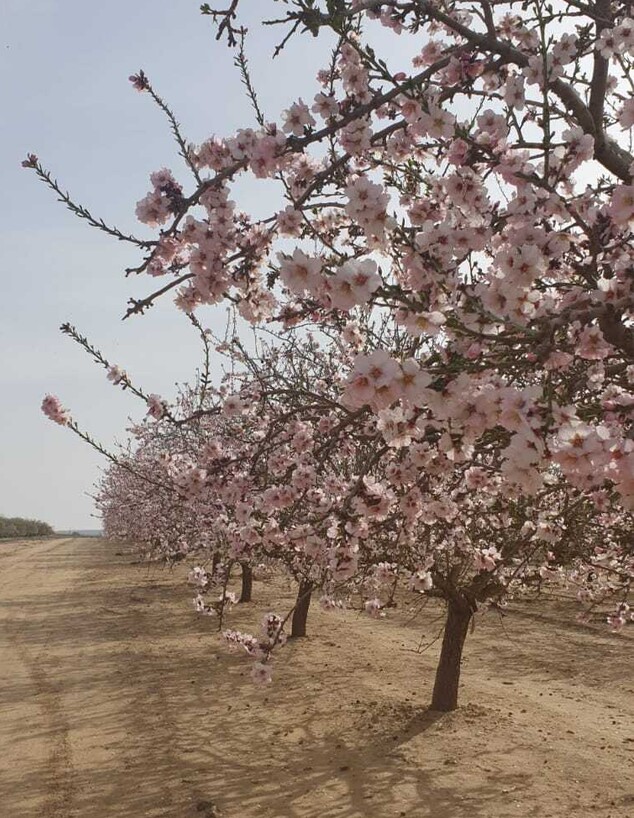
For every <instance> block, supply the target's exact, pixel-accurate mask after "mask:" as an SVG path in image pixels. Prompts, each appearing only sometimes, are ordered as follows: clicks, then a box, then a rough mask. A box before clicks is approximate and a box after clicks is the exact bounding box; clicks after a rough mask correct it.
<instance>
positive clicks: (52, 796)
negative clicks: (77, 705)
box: [7, 625, 76, 818]
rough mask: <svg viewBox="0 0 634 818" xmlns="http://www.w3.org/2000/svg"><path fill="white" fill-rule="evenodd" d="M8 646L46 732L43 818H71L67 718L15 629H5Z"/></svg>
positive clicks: (36, 659) (71, 770)
mask: <svg viewBox="0 0 634 818" xmlns="http://www.w3.org/2000/svg"><path fill="white" fill-rule="evenodd" d="M7 632H8V636H9V643H10V644H11V645H12V646H13V649H14V650H15V652H16V653H17V655H18V656H19V657H20V660H21V661H22V663H23V664H24V666H25V667H26V668H27V670H28V673H29V676H30V678H31V680H32V684H33V687H34V690H35V695H36V696H37V699H38V704H39V706H40V709H41V711H42V715H43V717H44V720H45V722H46V723H47V725H48V726H47V728H46V729H45V731H43V732H44V734H45V735H46V737H47V743H48V744H49V745H50V747H49V752H48V763H47V767H46V771H45V773H44V777H45V781H46V785H47V797H46V801H45V803H44V806H43V813H42V818H70V816H71V815H73V814H74V810H73V809H72V805H73V799H74V795H75V790H76V786H75V781H74V768H73V758H72V753H71V748H70V743H69V724H68V717H67V714H66V712H65V710H64V703H63V698H62V697H61V696H60V694H59V690H58V686H57V685H56V684H55V683H54V682H53V681H52V680H51V679H50V677H49V676H48V674H47V673H46V671H45V670H44V668H43V666H42V662H41V659H40V657H36V656H33V655H32V654H31V653H30V652H29V651H28V650H27V649H26V648H25V647H24V646H23V645H21V644H20V639H19V632H18V628H17V627H16V626H15V625H10V626H9V628H7Z"/></svg>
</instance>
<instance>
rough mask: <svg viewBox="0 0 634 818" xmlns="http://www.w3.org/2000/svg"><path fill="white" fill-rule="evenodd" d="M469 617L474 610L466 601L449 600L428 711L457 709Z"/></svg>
mask: <svg viewBox="0 0 634 818" xmlns="http://www.w3.org/2000/svg"><path fill="white" fill-rule="evenodd" d="M472 616H473V610H472V609H471V606H470V605H469V603H468V602H467V601H466V600H461V601H457V600H455V599H450V600H449V603H448V611H447V621H446V623H445V633H444V636H443V640H442V648H441V651H440V661H439V662H438V667H437V669H436V680H435V682H434V692H433V694H432V700H431V708H430V709H431V710H441V711H443V712H448V711H449V710H455V709H456V707H457V706H458V683H459V681H460V660H461V658H462V648H463V646H464V642H465V639H466V638H467V631H468V629H469V622H470V621H471V617H472Z"/></svg>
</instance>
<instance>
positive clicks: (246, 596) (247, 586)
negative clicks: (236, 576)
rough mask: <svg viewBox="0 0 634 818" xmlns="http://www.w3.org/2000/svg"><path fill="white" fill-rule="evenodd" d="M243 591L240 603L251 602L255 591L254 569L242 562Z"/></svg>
mask: <svg viewBox="0 0 634 818" xmlns="http://www.w3.org/2000/svg"><path fill="white" fill-rule="evenodd" d="M240 568H241V570H242V589H241V591H240V602H251V594H252V591H253V568H251V566H250V565H249V564H248V563H247V562H241V563H240Z"/></svg>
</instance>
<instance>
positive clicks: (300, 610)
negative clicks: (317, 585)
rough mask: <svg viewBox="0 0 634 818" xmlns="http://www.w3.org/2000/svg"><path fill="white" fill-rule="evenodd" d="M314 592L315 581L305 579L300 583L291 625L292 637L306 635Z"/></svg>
mask: <svg viewBox="0 0 634 818" xmlns="http://www.w3.org/2000/svg"><path fill="white" fill-rule="evenodd" d="M312 593H313V583H312V582H310V581H309V580H307V579H303V580H302V581H301V582H300V583H299V591H298V592H297V602H296V603H295V610H294V611H293V622H292V626H291V636H292V637H297V636H306V619H307V618H308V608H309V607H310V598H311V596H312Z"/></svg>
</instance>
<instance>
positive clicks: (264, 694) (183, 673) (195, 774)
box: [0, 539, 634, 818]
mask: <svg viewBox="0 0 634 818" xmlns="http://www.w3.org/2000/svg"><path fill="white" fill-rule="evenodd" d="M131 563H132V559H131V557H130V556H129V555H126V554H122V553H121V552H119V551H118V549H117V548H116V547H115V546H113V545H111V544H107V543H103V542H101V541H96V540H92V539H80V540H77V539H76V540H73V539H63V540H47V541H43V542H41V543H32V542H31V543H22V544H18V543H14V544H6V543H5V544H2V545H0V741H1V746H2V752H1V754H0V815H2V816H3V818H4V817H5V816H6V818H35V816H37V817H38V818H119V816H120V817H121V818H124V816H125V818H140V816H148V817H150V816H151V818H155V816H165V818H168V816H169V818H214V816H223V817H224V818H256V816H257V817H258V818H300V817H301V818H313V816H314V818H317V817H318V816H319V818H331V817H332V818H334V817H335V816H342V817H343V818H360V816H371V817H372V818H393V817H395V816H410V817H411V818H418V817H419V816H420V818H423V816H429V817H430V818H506V816H521V817H522V818H529V817H530V818H533V816H538V817H539V818H542V817H543V818H547V816H552V818H555V816H557V818H559V816H566V818H588V817H589V816H599V818H608V816H610V817H611V818H625V816H634V695H633V694H634V672H633V671H634V660H633V656H632V645H633V642H634V640H633V639H632V636H631V634H628V635H625V636H622V635H621V636H618V635H611V634H609V633H608V632H606V631H605V630H603V629H600V628H589V627H587V626H580V625H576V624H575V623H574V622H572V621H571V620H565V621H564V624H561V619H562V616H561V613H562V610H561V607H562V605H563V603H560V604H557V603H554V602H550V603H547V604H542V603H539V604H535V603H533V604H532V605H529V604H524V605H523V606H519V607H518V608H517V609H516V610H514V611H512V612H511V613H509V614H508V615H507V616H506V617H505V618H504V619H503V620H500V619H499V618H498V617H497V616H494V615H490V614H487V615H486V616H485V617H484V618H482V619H481V620H479V621H478V624H477V627H476V630H475V633H474V634H473V635H472V636H470V637H469V640H468V643H467V652H466V661H465V669H464V677H463V681H464V686H463V689H462V707H461V709H460V710H459V711H457V712H456V713H452V714H446V715H443V716H439V715H429V714H426V713H425V709H424V708H425V705H426V703H427V701H428V699H429V695H430V689H431V683H432V679H433V675H432V674H433V668H434V662H435V659H436V656H437V648H438V645H437V644H436V645H433V646H432V647H431V648H430V649H429V650H427V651H425V652H423V653H418V652H417V648H418V646H419V644H420V643H421V640H422V642H423V644H424V643H425V642H426V641H430V640H431V639H433V637H434V636H435V635H436V633H437V630H438V627H439V623H438V622H434V619H435V618H436V617H437V615H438V613H439V611H438V609H434V610H426V612H425V614H424V619H423V620H422V621H421V620H418V621H417V622H416V623H413V622H408V619H410V618H411V617H410V616H409V614H408V613H407V612H406V611H399V610H397V611H395V612H394V613H393V614H392V615H391V616H390V619H389V620H387V621H384V622H382V623H379V624H378V625H377V623H374V622H372V621H371V620H369V619H367V618H365V617H361V616H358V615H356V614H355V613H353V612H349V613H345V614H342V613H338V614H324V613H322V612H321V611H319V610H311V614H310V617H309V627H310V629H311V633H312V636H311V637H310V638H309V639H306V640H301V641H299V642H297V643H295V644H293V645H290V646H289V647H287V648H285V649H284V651H283V653H280V655H279V659H278V662H277V666H276V681H275V683H274V685H272V686H268V687H266V688H264V689H262V688H254V687H253V685H252V684H251V682H250V680H249V662H248V660H246V661H245V660H244V659H243V658H242V657H241V656H238V655H233V654H229V653H228V652H227V651H226V649H225V648H224V647H221V646H220V645H219V643H218V641H217V639H216V637H215V635H214V634H213V632H212V630H211V628H212V622H211V620H209V619H207V618H200V617H196V615H195V614H194V613H193V612H192V610H191V609H190V607H189V605H188V597H189V596H191V594H190V593H188V590H187V589H186V588H184V586H183V584H182V577H181V576H180V574H179V573H178V572H174V573H171V572H169V571H166V570H163V569H153V570H151V571H148V569H147V568H146V567H141V566H138V565H133V564H131ZM254 599H255V600H256V602H254V603H252V604H250V605H242V606H239V608H236V609H235V611H234V612H233V613H232V615H231V617H230V621H229V623H228V624H231V625H232V626H233V627H238V628H242V629H248V628H249V627H251V626H253V625H254V623H256V622H258V621H259V618H260V615H261V613H262V612H263V611H266V610H268V609H269V605H271V600H270V599H269V600H267V597H266V588H265V586H264V585H263V584H261V583H259V582H256V583H255V588H254ZM289 599H290V597H289ZM564 607H565V605H564ZM280 609H281V608H280ZM565 613H566V615H567V616H570V612H569V611H568V610H567V609H566V611H565Z"/></svg>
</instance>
